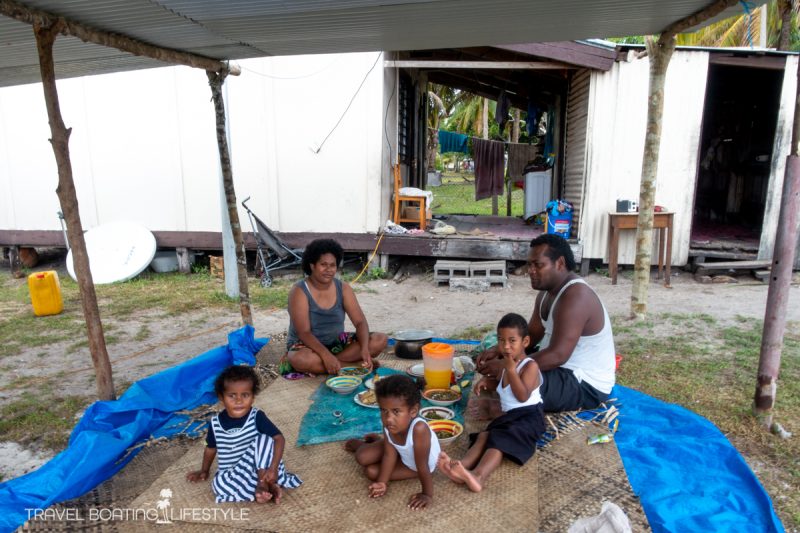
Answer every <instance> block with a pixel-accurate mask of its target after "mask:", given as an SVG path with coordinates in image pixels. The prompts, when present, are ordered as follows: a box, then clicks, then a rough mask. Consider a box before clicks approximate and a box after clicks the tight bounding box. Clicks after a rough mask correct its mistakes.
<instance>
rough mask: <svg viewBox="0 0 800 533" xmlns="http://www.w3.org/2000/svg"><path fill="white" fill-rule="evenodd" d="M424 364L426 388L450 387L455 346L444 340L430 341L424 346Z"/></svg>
mask: <svg viewBox="0 0 800 533" xmlns="http://www.w3.org/2000/svg"><path fill="white" fill-rule="evenodd" d="M422 364H423V367H424V369H425V383H426V386H425V388H426V389H447V388H450V375H451V374H452V372H453V347H452V346H451V345H449V344H445V343H443V342H429V343H428V344H424V345H423V346H422Z"/></svg>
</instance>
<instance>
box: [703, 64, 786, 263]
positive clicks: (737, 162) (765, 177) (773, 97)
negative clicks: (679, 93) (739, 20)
mask: <svg viewBox="0 0 800 533" xmlns="http://www.w3.org/2000/svg"><path fill="white" fill-rule="evenodd" d="M782 81H783V70H772V69H758V68H747V67H735V66H728V65H710V66H709V74H708V85H707V87H706V98H705V109H704V111H703V132H702V138H701V145H700V146H701V148H700V158H699V159H700V161H699V167H698V174H697V185H696V190H695V200H694V212H693V218H692V234H691V248H692V250H693V252H691V253H693V255H706V256H717V257H729V258H737V259H747V258H751V257H752V256H755V254H756V253H757V252H758V245H759V238H760V235H761V227H762V223H763V218H764V208H765V205H766V198H767V189H768V185H769V178H770V167H771V162H772V150H773V145H774V141H775V128H776V124H777V119H778V108H779V103H780V96H781V84H782ZM698 249H700V250H708V251H709V252H711V253H699V251H698ZM714 251H716V253H714Z"/></svg>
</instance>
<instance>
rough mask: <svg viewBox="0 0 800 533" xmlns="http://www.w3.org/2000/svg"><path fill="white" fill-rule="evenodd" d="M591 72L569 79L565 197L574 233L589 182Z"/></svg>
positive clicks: (565, 150)
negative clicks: (571, 208)
mask: <svg viewBox="0 0 800 533" xmlns="http://www.w3.org/2000/svg"><path fill="white" fill-rule="evenodd" d="M590 80H591V75H590V71H589V70H588V69H581V70H579V71H577V72H576V73H575V75H574V76H573V77H572V80H570V84H569V93H568V95H567V118H566V127H567V140H566V143H565V147H564V184H563V190H564V195H563V196H564V199H565V200H566V201H568V202H571V203H572V205H573V208H574V213H573V229H572V234H573V235H578V234H579V231H580V228H581V226H582V224H581V213H582V211H583V190H584V184H585V183H586V180H585V177H586V156H587V151H588V148H587V146H586V138H587V128H588V116H589V91H590V89H591V84H590Z"/></svg>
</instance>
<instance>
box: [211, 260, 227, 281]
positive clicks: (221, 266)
mask: <svg viewBox="0 0 800 533" xmlns="http://www.w3.org/2000/svg"><path fill="white" fill-rule="evenodd" d="M208 270H209V272H211V275H212V276H214V277H215V278H220V279H225V260H224V259H223V258H222V257H221V256H215V255H210V256H208Z"/></svg>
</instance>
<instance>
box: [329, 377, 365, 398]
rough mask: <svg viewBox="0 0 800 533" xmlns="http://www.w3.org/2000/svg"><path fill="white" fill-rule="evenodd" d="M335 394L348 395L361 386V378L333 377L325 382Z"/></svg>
mask: <svg viewBox="0 0 800 533" xmlns="http://www.w3.org/2000/svg"><path fill="white" fill-rule="evenodd" d="M325 385H327V386H328V387H329V388H330V389H331V390H332V391H334V392H335V393H337V394H350V393H351V392H353V391H354V390H356V389H357V388H358V386H359V385H361V378H359V377H356V376H334V377H332V378H328V380H327V381H326V382H325Z"/></svg>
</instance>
